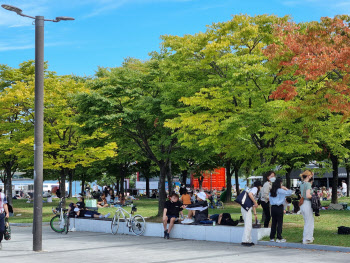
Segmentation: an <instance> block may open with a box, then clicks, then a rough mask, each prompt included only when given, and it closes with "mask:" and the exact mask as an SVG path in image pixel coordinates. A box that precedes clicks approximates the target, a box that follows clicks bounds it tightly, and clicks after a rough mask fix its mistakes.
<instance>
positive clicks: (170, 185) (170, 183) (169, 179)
mask: <svg viewBox="0 0 350 263" xmlns="http://www.w3.org/2000/svg"><path fill="white" fill-rule="evenodd" d="M167 180H168V191H169V195H171V194H172V193H173V177H172V175H171V162H170V161H169V164H168V169H167Z"/></svg>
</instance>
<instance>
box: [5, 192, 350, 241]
mask: <svg viewBox="0 0 350 263" xmlns="http://www.w3.org/2000/svg"><path fill="white" fill-rule="evenodd" d="M26 201H27V200H13V207H14V213H15V216H14V217H11V218H10V222H13V223H32V222H33V204H28V203H26ZM70 202H76V198H71V199H68V200H67V203H68V204H69V203H70ZM343 202H344V203H348V204H349V205H350V198H345V197H343V198H340V199H339V203H343ZM329 203H330V201H324V202H322V205H324V206H326V205H329ZM134 204H135V205H136V206H137V214H140V215H142V216H144V217H147V221H149V222H161V218H160V217H156V214H157V212H158V201H157V200H154V199H145V198H143V199H140V200H137V201H134ZM57 205H58V199H53V203H43V222H49V221H50V220H51V218H52V216H53V214H52V211H51V208H52V207H56V206H57ZM125 209H126V210H127V211H129V210H130V208H129V207H127V208H125ZM114 211H115V208H113V207H112V208H100V209H99V212H100V213H102V214H107V213H109V212H110V213H111V214H112V215H113V213H114ZM224 212H226V213H231V216H232V218H233V219H239V217H240V215H241V208H240V206H239V205H238V204H236V203H230V204H226V205H225V208H224V209H209V214H216V213H217V214H219V213H224ZM257 212H258V214H260V215H258V219H259V220H261V213H262V209H261V207H259V208H258V210H257ZM18 214H20V216H18ZM185 214H187V211H185ZM320 214H321V216H319V217H315V231H314V238H315V241H314V244H321V245H332V246H346V247H350V235H338V234H337V231H338V228H337V227H338V226H348V227H350V211H349V210H346V211H321V212H320ZM303 225H304V221H303V217H302V215H285V216H284V224H283V237H284V238H286V239H287V241H288V242H297V243H300V242H301V241H302V236H303ZM264 240H269V238H265V239H264Z"/></svg>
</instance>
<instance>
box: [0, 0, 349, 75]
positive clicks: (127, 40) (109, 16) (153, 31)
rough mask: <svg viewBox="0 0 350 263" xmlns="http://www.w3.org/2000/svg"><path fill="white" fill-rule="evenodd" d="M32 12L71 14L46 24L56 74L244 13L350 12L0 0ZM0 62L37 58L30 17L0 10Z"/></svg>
mask: <svg viewBox="0 0 350 263" xmlns="http://www.w3.org/2000/svg"><path fill="white" fill-rule="evenodd" d="M0 4H10V5H14V6H17V7H19V8H21V9H22V10H23V13H25V14H28V15H32V16H35V15H43V16H45V18H55V17H56V16H71V17H74V18H75V19H76V20H75V21H67V22H66V21H62V22H59V23H52V22H46V24H45V60H46V61H48V62H49V66H50V70H53V71H56V72H57V73H58V74H60V75H63V74H71V73H73V74H76V75H81V76H84V75H87V76H89V75H93V74H94V72H95V70H96V69H97V67H98V66H103V67H115V66H120V64H121V63H122V61H123V59H124V58H126V57H135V58H140V59H147V58H148V53H149V52H151V51H154V50H159V45H160V38H159V37H160V36H161V35H164V34H169V35H180V36H182V35H184V34H194V33H196V32H200V31H205V26H206V25H209V24H212V23H213V22H219V21H221V22H222V21H228V20H230V18H231V15H234V14H239V13H244V14H249V15H256V14H276V15H279V16H283V15H286V14H289V15H291V16H292V17H293V18H294V20H296V21H298V22H299V21H311V20H319V19H320V17H322V16H331V17H332V16H334V15H336V14H349V13H350V0H347V1H345V0H339V1H338V0H294V1H293V0H285V1H278V0H269V1H265V0H249V1H247V0H245V1H242V0H69V1H68V0H0ZM0 36H1V37H0V64H8V65H9V66H11V67H17V66H18V64H19V63H21V62H23V61H26V60H29V59H34V26H33V25H32V21H31V19H29V18H23V17H20V16H18V15H16V14H15V13H14V12H9V11H6V10H4V9H2V8H1V10H0Z"/></svg>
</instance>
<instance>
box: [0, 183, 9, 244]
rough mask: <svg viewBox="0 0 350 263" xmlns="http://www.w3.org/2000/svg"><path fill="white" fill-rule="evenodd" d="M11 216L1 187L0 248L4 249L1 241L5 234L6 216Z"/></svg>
mask: <svg viewBox="0 0 350 263" xmlns="http://www.w3.org/2000/svg"><path fill="white" fill-rule="evenodd" d="M9 216H10V214H9V209H8V206H7V199H6V196H5V195H4V194H3V193H2V192H1V189H0V250H1V249H2V245H1V241H2V239H3V237H4V234H5V218H9Z"/></svg>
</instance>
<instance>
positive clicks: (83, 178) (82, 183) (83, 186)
mask: <svg viewBox="0 0 350 263" xmlns="http://www.w3.org/2000/svg"><path fill="white" fill-rule="evenodd" d="M84 190H85V174H82V175H81V193H82V194H84Z"/></svg>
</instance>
